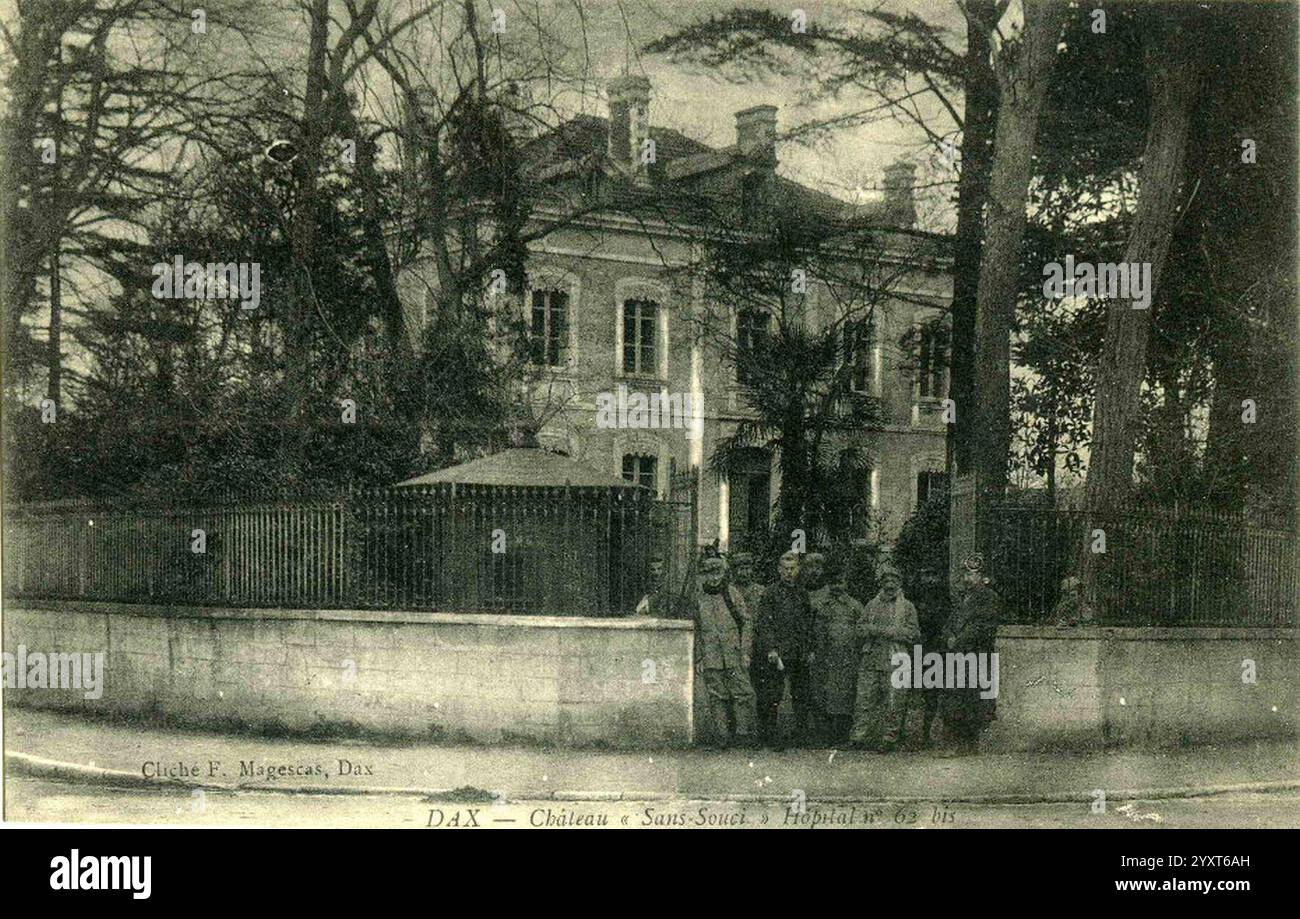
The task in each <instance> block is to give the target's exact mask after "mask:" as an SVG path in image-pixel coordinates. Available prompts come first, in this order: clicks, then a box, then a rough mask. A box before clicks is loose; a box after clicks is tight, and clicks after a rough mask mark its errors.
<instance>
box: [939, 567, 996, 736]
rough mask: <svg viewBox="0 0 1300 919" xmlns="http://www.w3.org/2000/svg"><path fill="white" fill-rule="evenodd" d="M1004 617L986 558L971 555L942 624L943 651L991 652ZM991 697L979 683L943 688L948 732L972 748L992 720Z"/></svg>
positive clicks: (962, 652)
mask: <svg viewBox="0 0 1300 919" xmlns="http://www.w3.org/2000/svg"><path fill="white" fill-rule="evenodd" d="M1001 618H1002V598H1001V597H999V596H998V594H997V591H995V590H994V589H993V588H992V587H990V586H989V581H988V578H986V577H985V576H984V558H983V557H982V556H979V555H972V556H971V557H969V558H967V559H966V560H965V561H964V562H962V578H961V588H960V594H959V596H958V598H957V603H956V605H955V606H954V607H953V610H952V613H951V614H950V615H949V617H948V621H947V623H945V625H944V627H943V637H942V644H943V650H944V651H945V652H949V653H958V654H972V653H973V654H992V653H993V645H994V641H995V640H996V638H997V632H998V621H999V620H1000V619H1001ZM993 704H994V700H992V699H981V698H980V689H979V687H978V686H974V687H966V688H963V689H957V688H954V687H951V686H950V687H947V688H945V690H944V702H943V705H942V706H941V709H940V711H941V713H942V715H943V724H944V728H945V730H946V732H947V733H948V734H949V735H950V736H951V737H952V738H953V739H954V740H955V741H956V742H957V744H958V745H959V746H960V747H961V748H963V749H965V750H967V751H973V750H974V749H975V747H976V745H977V743H978V741H979V734H980V731H981V730H983V728H984V725H985V724H986V723H987V722H989V721H991V720H993Z"/></svg>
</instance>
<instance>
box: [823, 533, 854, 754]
mask: <svg viewBox="0 0 1300 919" xmlns="http://www.w3.org/2000/svg"><path fill="white" fill-rule="evenodd" d="M825 575H826V584H825V586H823V587H822V588H820V589H819V590H817V591H815V592H814V593H813V595H812V597H811V603H812V608H813V665H812V684H813V699H814V702H815V704H816V709H817V720H818V727H819V728H820V731H821V737H822V741H823V742H824V743H827V744H830V745H839V744H843V743H846V742H847V741H848V739H849V729H850V728H851V727H852V724H853V704H854V699H855V696H856V692H857V682H858V638H857V624H858V620H859V619H860V618H862V617H863V616H865V615H866V610H865V608H864V607H863V606H862V604H861V603H859V602H858V601H857V600H855V599H853V597H852V596H851V595H850V594H849V593H848V590H847V585H846V584H845V579H844V564H843V560H842V559H840V558H839V557H838V556H835V555H832V556H831V557H830V558H829V559H828V560H827V561H826V565H825Z"/></svg>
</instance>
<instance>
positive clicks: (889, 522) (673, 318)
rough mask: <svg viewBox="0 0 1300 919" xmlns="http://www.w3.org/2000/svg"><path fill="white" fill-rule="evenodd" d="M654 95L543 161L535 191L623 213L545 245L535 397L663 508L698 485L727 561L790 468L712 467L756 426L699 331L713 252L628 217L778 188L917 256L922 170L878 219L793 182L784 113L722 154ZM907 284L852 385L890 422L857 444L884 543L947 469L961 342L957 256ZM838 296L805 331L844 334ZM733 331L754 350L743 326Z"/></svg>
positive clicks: (539, 276)
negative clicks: (686, 129) (956, 346)
mask: <svg viewBox="0 0 1300 919" xmlns="http://www.w3.org/2000/svg"><path fill="white" fill-rule="evenodd" d="M650 89H651V88H650V84H649V82H648V81H647V80H645V79H644V78H642V77H622V78H620V79H617V80H615V81H613V82H612V83H611V84H610V86H609V117H608V118H597V117H593V116H579V117H577V118H575V119H573V120H571V121H569V122H566V123H565V124H564V125H561V126H560V127H559V128H557V129H556V130H555V131H553V132H550V133H549V134H547V135H544V136H542V137H541V138H538V139H537V140H536V141H535V142H534V143H533V144H532V146H531V150H530V154H531V158H532V160H533V162H534V163H535V167H534V168H535V174H536V175H540V176H541V177H542V178H543V179H544V180H546V181H552V182H556V183H569V184H570V185H571V186H572V187H573V188H574V189H575V190H576V191H575V194H576V195H579V196H585V195H598V196H600V197H599V199H598V200H601V201H606V200H608V201H611V202H613V203H612V204H611V206H610V207H608V208H603V207H601V208H594V209H591V210H590V211H589V212H588V213H585V214H584V215H583V216H581V217H580V218H578V219H575V220H571V221H563V222H561V224H560V225H558V226H557V227H556V228H555V229H554V230H552V231H551V232H549V233H548V234H547V235H546V236H545V237H544V238H543V239H542V240H540V241H538V242H535V243H533V244H531V246H530V257H529V260H528V265H527V289H526V290H525V291H523V296H522V301H521V304H520V305H521V307H522V310H523V313H524V316H523V319H524V322H525V323H526V325H527V328H528V330H529V334H530V346H531V348H530V351H531V358H532V367H531V368H530V369H531V370H532V371H534V372H533V373H531V374H530V380H531V382H530V384H529V385H530V388H531V396H532V400H533V403H534V408H535V411H536V414H537V417H538V418H539V419H540V420H541V422H542V426H541V429H540V432H539V440H540V442H541V444H542V446H544V447H547V448H549V449H553V450H557V451H562V452H564V453H566V454H568V455H569V456H571V457H573V458H574V459H577V460H579V461H581V462H583V463H585V464H587V465H589V466H592V467H594V468H596V469H599V470H602V471H608V472H612V473H614V474H616V475H619V476H622V477H623V478H625V479H628V480H631V481H635V482H637V483H639V484H644V485H647V486H649V487H652V488H654V489H655V490H656V491H658V492H659V493H660V494H667V493H668V492H669V491H670V489H671V488H672V483H673V481H674V478H675V477H680V476H683V475H695V476H698V486H699V495H700V517H699V521H698V523H699V536H700V539H701V541H702V542H704V543H711V542H714V540H717V542H718V544H719V546H720V547H721V548H722V549H724V550H726V549H728V548H731V547H734V546H735V545H737V544H740V543H742V542H743V541H744V538H745V535H746V534H747V533H750V532H752V531H754V530H755V529H760V528H765V527H766V526H767V525H768V521H769V519H770V514H771V510H772V507H773V504H774V502H775V500H776V497H777V495H778V493H779V489H780V472H779V463H778V458H777V457H776V456H775V455H773V453H772V451H770V450H764V449H754V450H751V451H749V452H748V454H747V455H746V457H745V459H744V461H743V462H739V463H733V464H732V466H731V467H730V469H729V471H728V473H727V474H725V475H724V474H720V473H718V472H716V471H714V470H713V469H711V468H710V463H709V460H710V457H711V456H712V455H713V451H714V450H715V448H716V447H717V445H718V443H719V442H720V441H721V440H723V439H724V438H726V437H728V436H729V435H730V434H732V433H733V432H734V431H735V429H736V426H737V424H738V423H740V422H741V421H742V420H743V419H744V418H746V417H748V416H751V415H752V412H751V410H750V408H749V406H748V405H747V404H746V400H745V397H744V393H743V390H742V387H741V385H740V383H739V381H738V380H737V368H736V366H735V363H734V362H733V361H730V360H727V359H726V358H725V356H724V355H723V354H721V353H719V352H718V351H717V350H716V349H713V348H711V347H710V345H709V343H708V342H707V341H701V340H700V338H701V337H700V336H699V335H697V334H695V331H696V330H695V324H694V323H693V321H692V320H693V318H695V317H699V316H700V315H701V312H702V311H703V310H706V309H709V308H710V305H709V304H707V303H706V302H705V294H704V290H703V287H702V285H701V283H700V282H699V281H698V280H696V279H694V278H693V277H692V275H691V273H690V272H686V271H683V270H682V269H683V268H684V267H685V266H688V265H690V264H691V263H692V260H693V259H695V258H697V257H698V255H699V248H698V242H697V241H696V239H694V238H693V236H692V234H691V233H687V232H682V229H681V224H680V222H678V221H676V220H674V219H671V218H669V217H664V218H660V217H657V216H656V215H655V213H654V210H653V208H651V209H650V210H649V211H647V210H645V209H642V210H641V211H639V212H637V213H629V212H628V210H627V209H625V208H621V207H619V206H617V202H618V201H619V200H620V196H622V195H627V196H635V195H637V194H642V195H646V196H649V195H653V194H654V193H655V191H656V189H663V188H668V187H671V188H682V187H686V188H705V189H707V190H708V193H709V194H710V195H713V196H715V197H719V198H721V199H726V198H732V199H735V200H736V201H743V200H745V199H746V197H747V196H749V195H750V194H751V193H752V191H753V190H754V189H756V188H759V187H765V188H768V189H775V192H776V194H777V195H779V200H780V201H782V202H793V203H794V204H793V206H798V207H800V208H804V209H807V210H808V211H809V212H811V213H816V214H821V215H825V217H826V219H839V218H842V217H845V216H848V215H853V214H862V215H865V216H867V217H869V218H870V219H872V220H874V221H876V222H877V223H878V224H879V225H880V227H881V232H882V233H884V234H886V235H888V234H891V233H892V234H895V235H896V238H897V239H898V240H899V241H900V243H906V242H909V241H912V240H914V239H916V238H917V237H919V236H920V235H921V234H916V233H914V232H911V230H912V227H911V224H912V222H913V220H914V216H915V213H914V205H913V203H912V198H911V190H912V175H911V167H909V166H907V165H906V164H903V163H900V164H896V165H895V166H893V167H891V168H890V169H889V170H887V172H886V175H885V177H884V182H883V186H884V199H883V201H882V202H880V203H879V204H875V205H868V206H865V207H864V206H859V205H852V204H849V203H848V202H843V201H840V200H838V199H835V198H833V197H831V196H829V195H826V194H823V193H821V192H818V191H815V190H813V189H810V188H807V187H805V186H802V185H799V184H797V183H794V182H792V181H790V180H788V179H785V178H784V177H782V176H781V175H780V171H779V162H778V158H777V153H776V127H777V109H776V108H775V107H773V106H756V107H752V108H749V109H746V110H744V111H740V112H737V113H736V143H735V144H734V145H732V146H730V147H727V148H724V149H716V148H712V147H708V146H706V145H704V144H700V143H697V142H695V141H692V140H690V139H688V138H686V137H685V136H683V135H682V134H680V133H679V132H676V131H672V130H667V129H660V128H658V127H655V126H653V125H652V124H651V120H650ZM890 249H891V247H890V246H888V245H887V246H886V251H890ZM898 249H899V251H900V252H903V251H910V250H909V247H908V246H906V245H902V244H900V245H899V247H898ZM900 257H905V256H900ZM900 278H901V280H896V281H895V282H894V283H893V284H891V286H890V288H889V294H890V295H889V296H888V298H887V299H886V301H885V302H884V303H883V304H879V305H877V306H876V308H875V310H874V318H873V324H874V329H873V334H872V335H871V337H870V340H869V342H868V343H867V344H866V346H865V347H864V349H863V351H862V353H861V354H860V356H859V357H858V358H857V359H858V360H859V361H860V364H861V366H860V367H858V368H856V373H855V382H854V384H853V385H854V388H855V389H857V388H859V387H861V388H862V391H863V392H865V393H866V394H868V395H871V396H874V397H876V398H877V399H878V400H879V403H880V406H881V409H882V417H881V422H880V423H879V424H878V425H875V426H873V427H872V428H871V429H868V430H864V431H862V432H861V434H860V435H858V436H857V437H856V440H857V443H858V445H859V446H860V447H861V448H862V449H863V450H864V451H865V453H866V455H867V456H868V457H869V461H870V473H869V476H866V477H864V479H863V481H862V483H861V486H862V489H863V491H864V495H863V498H864V505H865V506H866V507H869V508H870V511H871V514H870V516H871V517H873V518H874V519H875V520H876V521H877V522H878V524H879V526H880V528H881V530H882V531H883V534H884V535H885V536H886V538H888V537H890V536H892V535H893V534H895V533H896V532H897V530H898V528H899V527H900V526H901V525H902V523H903V522H904V521H905V520H906V519H907V517H908V516H909V515H910V514H911V513H912V511H913V510H914V509H915V508H916V506H917V504H918V501H921V500H924V499H925V497H926V495H927V494H928V492H929V490H930V489H932V488H933V487H936V486H937V485H938V484H939V482H940V481H941V477H942V473H943V470H944V468H945V437H944V433H945V426H944V422H943V417H942V416H943V400H944V398H946V396H947V383H948V381H947V370H946V360H945V354H944V345H943V342H944V339H945V337H946V336H945V335H943V334H942V333H941V332H940V333H935V331H934V328H933V326H934V324H935V321H936V320H941V318H942V316H943V315H944V313H945V311H946V307H947V304H948V303H949V301H950V299H951V280H950V276H949V274H948V273H947V271H946V270H945V263H944V261H943V256H942V255H937V256H936V257H934V258H927V259H924V260H918V262H917V263H916V264H915V265H910V264H909V265H907V266H905V270H903V271H902V273H901V275H900ZM405 286H408V287H409V286H410V285H405ZM827 294H828V292H827V289H826V288H825V286H824V285H823V284H822V283H821V282H820V281H818V280H817V279H816V278H809V279H808V285H807V293H806V312H805V314H804V320H803V321H805V322H808V323H813V324H816V323H819V322H826V321H828V317H829V316H830V314H831V312H832V311H833V310H834V308H835V307H834V304H833V302H832V301H833V298H832V297H830V296H828V295H827ZM413 318H414V317H413ZM729 321H731V322H732V323H733V329H734V331H735V334H736V335H737V336H739V337H740V338H743V336H744V335H745V328H744V323H745V321H746V319H745V317H744V316H737V315H733V316H731V317H730V320H729ZM909 341H910V342H911V344H910V345H909V344H908V342H909ZM651 410H653V411H651ZM677 481H680V478H678V479H677Z"/></svg>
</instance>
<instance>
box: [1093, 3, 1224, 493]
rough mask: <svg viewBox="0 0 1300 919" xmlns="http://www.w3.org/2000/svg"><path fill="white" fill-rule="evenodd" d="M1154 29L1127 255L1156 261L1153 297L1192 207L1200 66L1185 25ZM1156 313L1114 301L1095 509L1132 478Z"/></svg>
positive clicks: (1098, 431) (1096, 432)
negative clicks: (1188, 166)
mask: <svg viewBox="0 0 1300 919" xmlns="http://www.w3.org/2000/svg"><path fill="white" fill-rule="evenodd" d="M1149 27H1150V29H1151V34H1152V35H1153V39H1152V41H1151V43H1150V44H1149V45H1148V47H1147V51H1146V70H1147V89H1148V92H1149V94H1150V98H1151V108H1150V124H1149V127H1148V130H1147V142H1146V151H1145V153H1144V154H1143V158H1142V168H1141V171H1140V173H1139V179H1138V185H1139V192H1138V206H1137V212H1136V214H1135V215H1134V221H1133V227H1132V231H1131V234H1130V236H1129V241H1128V246H1127V248H1126V249H1125V252H1124V257H1123V261H1124V263H1126V264H1129V265H1144V266H1145V265H1150V266H1151V291H1150V293H1151V294H1152V295H1154V294H1155V292H1156V291H1158V290H1159V283H1160V277H1161V272H1162V271H1163V268H1164V262H1165V253H1166V252H1168V250H1169V244H1170V241H1171V239H1172V238H1173V231H1174V227H1175V224H1176V222H1177V221H1178V219H1179V216H1180V212H1181V210H1182V209H1183V208H1185V207H1186V190H1185V187H1184V180H1185V176H1184V169H1183V163H1184V160H1185V157H1186V152H1187V141H1188V136H1189V132H1190V129H1191V118H1192V110H1193V106H1194V105H1195V102H1196V98H1197V91H1198V88H1199V68H1198V64H1197V54H1196V52H1195V51H1194V50H1193V45H1192V43H1191V42H1190V41H1189V39H1188V36H1187V32H1186V26H1185V25H1184V24H1183V23H1179V22H1177V21H1171V20H1169V19H1164V20H1163V21H1162V22H1161V23H1150V26H1149ZM1154 36H1158V38H1155V37H1154ZM1150 317H1151V312H1150V310H1149V309H1143V308H1136V307H1135V306H1134V305H1133V304H1132V303H1130V302H1127V301H1123V300H1116V301H1112V302H1111V303H1110V304H1109V305H1108V308H1107V321H1106V332H1105V337H1104V339H1103V351H1102V356H1101V361H1100V364H1099V366H1098V373H1097V401H1096V405H1095V408H1094V410H1093V432H1092V450H1091V458H1090V460H1089V465H1088V482H1087V490H1088V505H1089V507H1091V508H1096V509H1101V508H1104V507H1106V506H1107V505H1108V504H1111V503H1114V502H1117V501H1122V500H1123V499H1124V497H1125V496H1126V495H1128V493H1129V490H1130V486H1131V484H1132V476H1133V450H1134V445H1135V435H1136V430H1135V427H1134V421H1135V418H1136V417H1137V413H1138V406H1139V399H1140V395H1141V386H1142V381H1143V378H1144V377H1145V373H1146V345H1147V338H1148V336H1149V334H1150Z"/></svg>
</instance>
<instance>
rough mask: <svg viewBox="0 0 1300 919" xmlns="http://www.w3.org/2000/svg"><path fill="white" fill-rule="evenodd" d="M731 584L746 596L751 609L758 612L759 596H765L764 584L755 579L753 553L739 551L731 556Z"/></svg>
mask: <svg viewBox="0 0 1300 919" xmlns="http://www.w3.org/2000/svg"><path fill="white" fill-rule="evenodd" d="M731 585H732V586H733V587H735V588H736V589H737V590H739V591H740V594H741V596H743V597H744V598H745V605H746V606H748V607H749V611H750V612H751V613H753V612H756V611H757V610H758V601H759V598H760V597H762V596H763V585H762V584H759V583H757V582H756V581H755V580H754V556H753V555H752V554H751V553H749V552H737V553H736V554H735V555H733V556H732V557H731Z"/></svg>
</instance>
